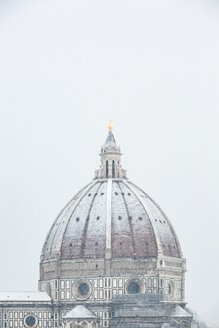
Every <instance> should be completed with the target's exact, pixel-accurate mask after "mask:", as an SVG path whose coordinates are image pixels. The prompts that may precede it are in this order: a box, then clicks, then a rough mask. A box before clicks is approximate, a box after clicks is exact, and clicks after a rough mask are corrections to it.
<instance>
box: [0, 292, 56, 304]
mask: <svg viewBox="0 0 219 328" xmlns="http://www.w3.org/2000/svg"><path fill="white" fill-rule="evenodd" d="M1 301H12V302H16V301H19V302H33V301H37V302H40V301H41V302H49V301H51V298H50V297H49V295H48V294H47V293H45V292H0V302H1Z"/></svg>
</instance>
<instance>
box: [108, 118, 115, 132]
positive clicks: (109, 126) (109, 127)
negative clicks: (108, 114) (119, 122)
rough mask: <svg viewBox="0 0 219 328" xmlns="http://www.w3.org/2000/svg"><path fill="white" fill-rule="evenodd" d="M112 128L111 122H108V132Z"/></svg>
mask: <svg viewBox="0 0 219 328" xmlns="http://www.w3.org/2000/svg"><path fill="white" fill-rule="evenodd" d="M113 128H114V126H113V124H112V120H110V122H109V124H108V129H109V130H110V131H112V129H113Z"/></svg>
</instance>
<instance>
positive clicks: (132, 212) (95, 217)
mask: <svg viewBox="0 0 219 328" xmlns="http://www.w3.org/2000/svg"><path fill="white" fill-rule="evenodd" d="M120 157H121V153H120V148H119V147H117V145H116V142H115V139H114V136H113V133H112V131H111V129H110V131H109V133H108V137H107V140H106V143H105V145H104V146H103V147H102V149H101V167H100V169H99V170H97V171H96V173H95V179H94V180H93V181H92V182H91V183H90V184H89V185H87V186H86V187H84V188H83V189H82V190H81V191H79V192H78V193H77V194H76V195H75V196H74V197H73V198H72V199H71V200H70V202H69V203H68V204H67V205H66V206H65V208H64V209H63V210H62V211H61V213H60V214H59V215H58V217H57V219H56V220H55V222H54V224H53V226H52V227H51V230H50V231H49V234H48V236H47V238H46V241H45V243H44V246H43V250H42V256H41V262H45V261H50V260H54V259H56V260H57V259H60V260H64V259H66V260H67V259H89V258H106V259H107V258H108V259H113V258H132V259H136V258H149V257H158V256H159V255H160V256H164V257H165V256H167V257H172V258H181V257H182V254H181V250H180V245H179V242H178V239H177V236H176V233H175V232H174V229H173V227H172V225H171V223H170V222H169V220H168V219H167V217H166V216H165V214H164V213H163V211H162V210H161V209H160V208H159V206H158V205H157V204H156V203H155V202H154V201H153V200H152V199H151V198H150V197H149V196H148V195H147V194H146V193H145V192H144V191H142V190H141V189H140V188H139V187H137V186H136V185H134V184H133V183H132V182H130V181H129V180H128V179H127V177H126V171H125V170H123V169H122V167H121V163H120Z"/></svg>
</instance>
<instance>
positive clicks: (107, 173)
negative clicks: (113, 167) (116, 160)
mask: <svg viewBox="0 0 219 328" xmlns="http://www.w3.org/2000/svg"><path fill="white" fill-rule="evenodd" d="M108 177H109V162H108V161H106V178H108Z"/></svg>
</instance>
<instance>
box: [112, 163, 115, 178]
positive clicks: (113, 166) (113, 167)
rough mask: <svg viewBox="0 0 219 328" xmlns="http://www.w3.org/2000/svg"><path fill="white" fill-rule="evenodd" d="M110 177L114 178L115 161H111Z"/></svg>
mask: <svg viewBox="0 0 219 328" xmlns="http://www.w3.org/2000/svg"><path fill="white" fill-rule="evenodd" d="M112 178H115V161H113V165H112Z"/></svg>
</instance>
